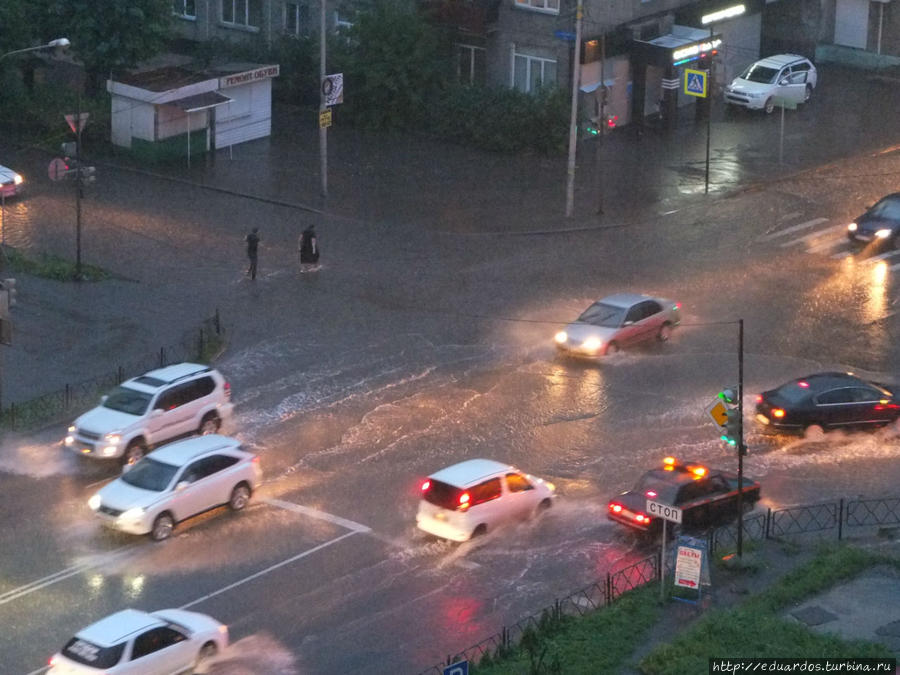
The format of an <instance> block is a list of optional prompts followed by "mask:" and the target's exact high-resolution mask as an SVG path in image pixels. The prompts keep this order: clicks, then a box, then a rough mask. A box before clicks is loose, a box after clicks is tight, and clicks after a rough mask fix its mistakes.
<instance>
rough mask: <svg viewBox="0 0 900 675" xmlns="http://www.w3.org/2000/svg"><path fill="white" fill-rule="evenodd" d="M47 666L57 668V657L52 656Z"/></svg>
mask: <svg viewBox="0 0 900 675" xmlns="http://www.w3.org/2000/svg"><path fill="white" fill-rule="evenodd" d="M47 665H48V666H50V667H51V668H52V667H53V666H55V665H56V657H55V656H51V657H50V658H49V659H47Z"/></svg>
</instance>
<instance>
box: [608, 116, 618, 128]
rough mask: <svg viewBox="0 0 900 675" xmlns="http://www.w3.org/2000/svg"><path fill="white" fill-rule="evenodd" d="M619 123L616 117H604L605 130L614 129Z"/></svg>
mask: <svg viewBox="0 0 900 675" xmlns="http://www.w3.org/2000/svg"><path fill="white" fill-rule="evenodd" d="M618 122H619V116H618V115H607V116H606V128H607V129H615V128H616V124H617V123H618Z"/></svg>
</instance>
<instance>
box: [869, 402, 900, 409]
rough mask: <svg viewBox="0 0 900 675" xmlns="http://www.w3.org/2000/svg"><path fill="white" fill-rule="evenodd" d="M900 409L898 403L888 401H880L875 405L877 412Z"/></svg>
mask: <svg viewBox="0 0 900 675" xmlns="http://www.w3.org/2000/svg"><path fill="white" fill-rule="evenodd" d="M897 408H900V406H898V405H897V404H896V403H888V402H887V401H879V402H878V403H876V404H875V410H896V409H897Z"/></svg>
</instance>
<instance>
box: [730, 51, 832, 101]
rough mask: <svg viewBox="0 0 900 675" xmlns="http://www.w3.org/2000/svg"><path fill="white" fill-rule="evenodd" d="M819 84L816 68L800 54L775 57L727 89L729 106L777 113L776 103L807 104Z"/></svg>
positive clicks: (749, 70) (755, 65)
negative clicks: (782, 100) (786, 100)
mask: <svg viewBox="0 0 900 675" xmlns="http://www.w3.org/2000/svg"><path fill="white" fill-rule="evenodd" d="M817 82H818V74H817V72H816V67H815V66H814V65H813V64H812V62H811V61H810V60H809V59H807V58H806V57H804V56H800V55H799V54H775V55H774V56H767V57H766V58H764V59H760V60H759V61H756V62H755V63H751V64H750V65H749V66H747V68H745V69H744V71H743V72H742V73H741V74H740V75H738V76H737V77H736V78H734V80H733V81H732V82H731V84H729V85H728V86H726V87H725V92H724V96H725V103H726V104H728V105H736V106H741V107H744V108H747V109H749V110H765V111H766V113H771V112H772V111H773V110H774V109H775V103H776V99H778V98H784V99H788V100H793V101H795V102H798V103H805V102H806V101H808V100H809V99H810V97H811V96H812V93H813V90H814V89H815V88H816V84H817Z"/></svg>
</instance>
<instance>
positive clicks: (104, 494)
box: [88, 434, 262, 541]
mask: <svg viewBox="0 0 900 675" xmlns="http://www.w3.org/2000/svg"><path fill="white" fill-rule="evenodd" d="M261 484H262V470H261V469H260V466H259V456H258V455H255V454H253V453H251V452H247V451H246V450H245V449H244V447H243V446H242V445H241V442H240V441H238V440H237V439H234V438H229V437H227V436H219V435H218V434H210V435H208V436H200V437H199V438H189V439H187V440H183V441H178V442H176V443H169V444H168V445H164V446H162V447H161V448H159V449H158V450H154V451H153V452H151V453H150V454H148V455H147V456H146V457H144V458H143V459H141V460H140V461H139V462H137V464H135V465H134V466H133V467H126V471H124V472H123V473H122V475H121V476H119V477H118V478H116V479H115V480H113V481H111V482H109V483H107V484H106V485H105V486H104V487H103V488H102V489H101V490H100V491H99V492H97V493H96V494H95V495H93V496H92V497H91V498H90V499H89V500H88V506H90V507H91V509H92V510H93V511H94V513H95V514H96V515H97V517H98V518H100V520H101V521H102V522H103V524H104V525H106V526H107V527H110V528H113V529H116V530H121V531H122V532H128V533H130V534H149V535H150V536H151V537H152V538H153V539H155V540H157V541H160V540H162V539H166V538H168V537H169V535H171V534H172V530H173V529H174V527H175V525H176V524H177V523H179V522H181V521H183V520H186V519H188V518H191V517H193V516H196V515H198V514H200V513H203V512H205V511H209V510H211V509H214V508H216V507H219V506H222V505H225V504H227V505H228V506H229V507H230V508H231V510H232V511H240V510H241V509H243V508H244V507H245V506H247V503H248V502H249V501H250V497H251V496H252V494H253V493H254V492H255V491H256V489H257V488H258V487H259V486H260V485H261Z"/></svg>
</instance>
